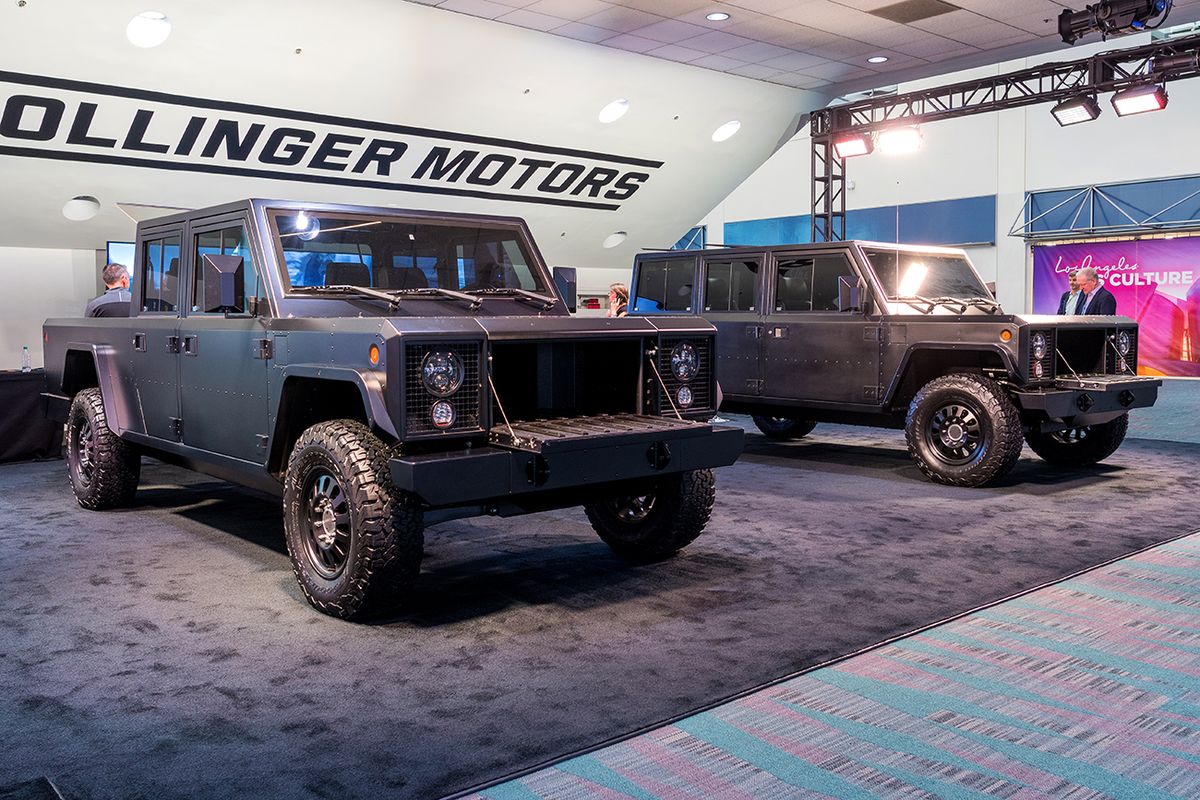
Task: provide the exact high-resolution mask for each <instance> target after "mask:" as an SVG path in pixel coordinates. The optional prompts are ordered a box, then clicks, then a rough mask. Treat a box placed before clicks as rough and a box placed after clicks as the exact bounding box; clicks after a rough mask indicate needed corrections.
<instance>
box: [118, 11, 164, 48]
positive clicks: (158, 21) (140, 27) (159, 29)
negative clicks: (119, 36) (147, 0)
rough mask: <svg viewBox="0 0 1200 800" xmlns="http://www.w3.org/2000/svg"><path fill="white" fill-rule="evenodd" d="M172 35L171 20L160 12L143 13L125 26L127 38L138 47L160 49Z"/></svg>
mask: <svg viewBox="0 0 1200 800" xmlns="http://www.w3.org/2000/svg"><path fill="white" fill-rule="evenodd" d="M170 35H171V20H169V19H167V15H166V14H163V13H162V12H160V11H143V12H142V13H140V14H138V15H137V16H136V17H134V18H133V19H131V20H129V24H128V25H126V26H125V36H126V38H128V39H129V41H130V42H132V43H133V44H134V45H135V46H136V47H158V46H159V45H160V44H162V43H163V42H165V41H166V40H167V37H168V36H170Z"/></svg>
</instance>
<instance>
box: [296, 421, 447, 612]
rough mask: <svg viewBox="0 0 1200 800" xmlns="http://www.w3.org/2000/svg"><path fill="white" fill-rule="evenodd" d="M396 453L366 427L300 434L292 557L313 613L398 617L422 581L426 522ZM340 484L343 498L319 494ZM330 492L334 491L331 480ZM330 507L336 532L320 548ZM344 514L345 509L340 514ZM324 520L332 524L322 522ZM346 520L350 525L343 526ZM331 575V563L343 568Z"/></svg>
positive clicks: (338, 425)
mask: <svg viewBox="0 0 1200 800" xmlns="http://www.w3.org/2000/svg"><path fill="white" fill-rule="evenodd" d="M389 452H390V451H389V450H388V447H387V446H386V445H385V444H384V443H383V442H382V441H381V440H380V439H379V438H378V437H377V436H375V434H373V433H372V432H371V431H370V429H369V428H367V427H366V426H365V425H363V424H362V423H360V422H354V421H351V420H334V421H332V422H322V423H319V424H317V425H313V426H312V427H311V428H308V429H307V430H305V431H304V433H302V434H300V438H299V439H298V440H297V441H296V445H295V447H294V448H293V449H292V454H291V457H290V458H289V459H288V465H287V473H286V475H285V476H284V483H283V487H284V488H283V521H284V533H285V535H286V537H287V548H288V555H289V556H291V560H292V569H293V571H294V572H295V573H296V580H297V581H298V582H299V583H300V589H301V590H302V591H303V592H304V596H305V597H306V598H307V599H308V602H309V603H311V604H312V606H313V608H316V609H317V610H318V611H321V612H323V613H325V614H329V615H331V616H334V617H340V618H341V619H359V618H363V617H366V616H368V615H371V614H375V613H379V612H381V611H386V610H390V609H393V608H394V607H395V606H396V605H397V604H398V603H399V602H400V600H402V599H403V595H404V593H405V592H406V591H407V590H408V589H409V588H410V587H411V586H412V584H413V583H414V582H415V581H416V579H417V575H418V574H419V573H420V570H421V556H422V552H423V547H424V543H425V535H424V528H425V525H424V515H423V513H422V511H421V506H420V502H419V501H418V500H417V498H415V497H414V496H412V495H410V494H408V493H406V492H403V491H401V490H399V489H397V488H396V487H395V486H394V485H393V484H392V476H391V472H390V470H389V469H388V457H389ZM326 478H328V479H332V481H333V482H335V483H336V484H337V486H336V489H337V491H336V492H335V491H333V490H332V489H330V490H329V491H330V494H329V495H328V496H326V495H324V494H322V493H321V492H320V491H319V490H318V483H321V481H322V480H323V479H326ZM321 485H322V486H329V485H330V484H329V480H324V483H321ZM321 498H325V499H326V500H328V499H329V498H332V499H333V500H335V501H336V502H328V503H327V506H328V508H329V514H330V515H332V519H333V524H334V525H336V526H337V527H336V531H335V532H334V533H331V534H329V536H330V539H331V541H329V542H328V543H327V544H328V546H327V547H323V546H322V545H321V544H320V541H321V537H320V536H319V535H318V532H319V531H321V530H325V529H322V528H321V527H319V525H318V524H316V523H314V519H313V513H314V512H315V510H316V509H317V508H319V507H321V504H322V502H324V501H322V500H321ZM338 509H341V511H340V513H339V511H338ZM322 518H323V519H324V517H322ZM339 518H342V520H344V521H340V520H339ZM338 543H340V544H341V550H342V551H343V553H344V554H343V555H342V556H340V561H341V566H340V568H339V567H337V566H336V564H335V566H333V567H331V566H330V564H329V563H327V562H326V561H323V560H322V559H323V558H326V557H327V558H328V560H329V561H333V562H336V561H338V560H339V556H338V550H337V549H336V548H335V547H334V546H335V545H337V544H338Z"/></svg>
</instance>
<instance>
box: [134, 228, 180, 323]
mask: <svg viewBox="0 0 1200 800" xmlns="http://www.w3.org/2000/svg"><path fill="white" fill-rule="evenodd" d="M141 280H142V311H148V312H153V311H174V310H175V304H176V303H178V302H179V237H178V236H167V237H164V238H159V239H150V240H148V241H146V242H145V243H143V245H142V278H141Z"/></svg>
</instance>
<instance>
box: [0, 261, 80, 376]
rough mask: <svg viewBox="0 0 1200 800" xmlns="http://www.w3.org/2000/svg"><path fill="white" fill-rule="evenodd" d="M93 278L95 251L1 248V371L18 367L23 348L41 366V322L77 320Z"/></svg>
mask: <svg viewBox="0 0 1200 800" xmlns="http://www.w3.org/2000/svg"><path fill="white" fill-rule="evenodd" d="M97 274H98V272H97V268H96V253H95V251H94V250H51V249H49V248H40V247H38V248H32V247H0V275H3V276H5V281H4V289H3V290H2V291H0V369H17V368H19V367H20V366H21V347H23V346H25V345H28V346H29V352H30V355H31V356H32V360H33V366H34V367H40V366H42V322H43V321H45V320H46V318H47V317H78V316H82V315H83V309H84V306H86V305H87V301H88V300H90V299H92V298H93V297H95V296H96V294H97V291H96V284H97Z"/></svg>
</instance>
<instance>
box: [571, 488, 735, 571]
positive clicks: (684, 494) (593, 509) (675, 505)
mask: <svg viewBox="0 0 1200 800" xmlns="http://www.w3.org/2000/svg"><path fill="white" fill-rule="evenodd" d="M627 486H628V489H627V490H626V491H621V492H618V493H616V494H615V495H614V496H613V497H611V498H608V499H605V500H601V501H599V502H597V503H590V504H588V505H585V506H584V507H583V510H584V511H585V512H586V513H587V517H588V521H590V522H591V523H592V527H593V528H594V529H595V531H596V533H597V534H598V535H599V536H600V538H601V539H602V540H603V541H604V543H605V544H607V545H608V546H609V547H611V548H612V549H613V552H615V553H616V554H617V555H619V556H621V557H622V558H625V559H627V560H629V561H632V562H635V563H647V562H650V561H661V560H662V559H664V558H668V557H670V556H672V555H674V554H675V553H677V552H678V551H679V550H681V549H683V548H684V547H686V546H687V545H688V544H690V543H691V542H692V541H694V540H695V539H696V537H697V536H699V535H700V534H701V533H702V532H703V531H704V526H705V525H707V524H708V520H709V517H710V516H711V515H712V506H713V500H714V498H715V497H716V482H715V480H714V478H713V473H712V470H709V469H701V470H695V471H693V472H683V473H678V474H675V475H667V476H665V477H662V478H656V479H653V480H641V481H635V482H631V483H630V484H627Z"/></svg>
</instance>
